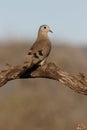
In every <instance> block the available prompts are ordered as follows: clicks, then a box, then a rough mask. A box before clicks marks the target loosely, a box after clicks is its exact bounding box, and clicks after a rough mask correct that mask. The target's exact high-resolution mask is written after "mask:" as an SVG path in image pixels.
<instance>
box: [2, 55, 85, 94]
mask: <svg viewBox="0 0 87 130" xmlns="http://www.w3.org/2000/svg"><path fill="white" fill-rule="evenodd" d="M31 64H32V56H29V57H27V60H26V61H25V62H24V64H23V65H20V66H15V67H14V66H11V65H9V64H7V65H6V67H5V69H4V70H2V71H0V87H2V86H3V85H4V84H6V83H7V82H8V81H10V80H14V79H26V78H39V77H40V78H49V79H54V80H57V81H59V82H60V83H62V84H63V85H66V86H67V87H69V88H71V89H73V90H74V91H76V92H78V93H81V94H84V95H87V80H86V79H85V76H84V74H82V73H80V74H79V75H78V76H72V75H70V74H69V73H67V72H64V71H62V70H61V69H60V68H59V67H58V66H56V65H55V64H54V63H46V64H45V65H43V66H33V67H31Z"/></svg>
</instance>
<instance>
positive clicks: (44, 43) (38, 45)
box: [27, 25, 53, 66]
mask: <svg viewBox="0 0 87 130" xmlns="http://www.w3.org/2000/svg"><path fill="white" fill-rule="evenodd" d="M48 32H51V33H53V31H52V30H51V29H50V27H49V26H48V25H41V26H40V27H39V30H38V34H37V38H36V41H35V42H34V44H33V45H32V46H31V48H30V50H29V52H28V54H27V55H31V54H32V65H33V66H34V65H40V66H42V65H44V64H45V62H46V59H47V57H48V56H49V54H50V51H51V41H50V40H49V37H48Z"/></svg>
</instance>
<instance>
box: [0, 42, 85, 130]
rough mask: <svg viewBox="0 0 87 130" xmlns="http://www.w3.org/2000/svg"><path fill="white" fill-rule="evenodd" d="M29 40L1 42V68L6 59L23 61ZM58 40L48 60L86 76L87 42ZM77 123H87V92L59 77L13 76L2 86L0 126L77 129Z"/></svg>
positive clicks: (2, 129)
mask: <svg viewBox="0 0 87 130" xmlns="http://www.w3.org/2000/svg"><path fill="white" fill-rule="evenodd" d="M11 42H14V43H11ZM30 43H31V42H29V41H27V43H26V42H25V41H24V42H21V41H20V42H17V41H10V42H8V44H4V43H2V44H0V68H1V69H2V68H3V67H4V65H5V64H6V63H9V64H12V65H20V64H22V63H23V60H24V58H25V55H26V54H27V52H28V50H29V46H30ZM56 43H58V44H55V46H53V47H52V51H51V54H50V56H49V58H48V62H49V61H51V62H54V63H55V64H56V65H58V66H60V67H61V68H62V69H63V70H64V71H67V72H69V73H71V74H73V75H77V74H78V73H79V72H83V73H84V74H85V75H86V76H87V46H70V45H69V43H68V44H61V43H60V42H58V41H56ZM78 123H84V124H85V125H86V126H87V96H84V95H81V94H78V93H75V92H74V91H72V90H71V89H69V88H68V87H66V86H63V85H62V84H60V83H59V82H58V81H54V80H50V79H41V78H39V79H23V80H14V81H10V82H8V83H7V84H6V85H4V86H3V87H1V88H0V130H75V129H76V127H75V126H76V125H77V124H78Z"/></svg>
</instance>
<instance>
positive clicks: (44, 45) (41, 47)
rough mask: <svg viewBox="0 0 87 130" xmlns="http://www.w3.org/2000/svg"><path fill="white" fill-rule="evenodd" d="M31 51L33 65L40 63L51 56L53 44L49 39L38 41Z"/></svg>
mask: <svg viewBox="0 0 87 130" xmlns="http://www.w3.org/2000/svg"><path fill="white" fill-rule="evenodd" d="M31 50H32V53H33V63H34V64H37V63H40V62H41V61H42V60H44V59H45V58H46V57H47V56H48V55H49V53H50V50H51V42H50V40H49V39H41V40H37V41H36V42H35V43H34V44H33V46H32V47H31Z"/></svg>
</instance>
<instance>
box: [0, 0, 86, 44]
mask: <svg viewBox="0 0 87 130" xmlns="http://www.w3.org/2000/svg"><path fill="white" fill-rule="evenodd" d="M43 24H47V25H49V26H50V28H51V29H52V30H53V32H54V33H53V34H49V36H50V37H51V38H52V39H61V40H63V41H65V40H66V41H68V40H69V41H74V42H76V43H79V44H81V43H87V0H43V1H41V0H36V1H35V0H0V38H7V37H20V38H36V36H37V31H38V28H39V26H40V25H43Z"/></svg>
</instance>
